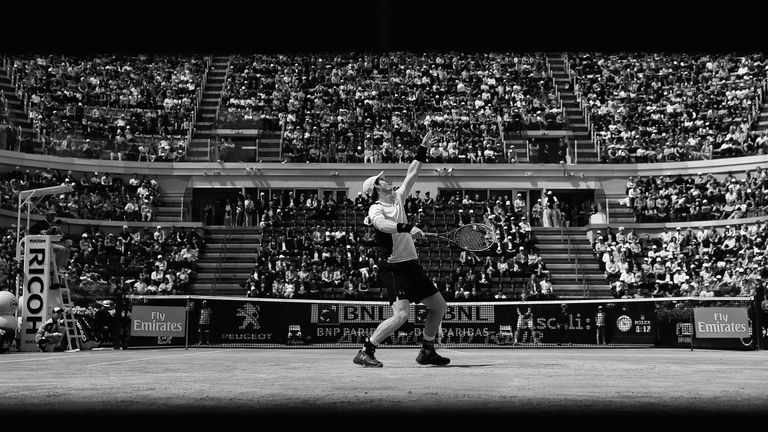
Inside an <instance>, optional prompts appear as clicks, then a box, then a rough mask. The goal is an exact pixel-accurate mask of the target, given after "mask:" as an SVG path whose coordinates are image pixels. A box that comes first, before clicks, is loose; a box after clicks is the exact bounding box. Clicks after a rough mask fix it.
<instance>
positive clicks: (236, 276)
mask: <svg viewBox="0 0 768 432" xmlns="http://www.w3.org/2000/svg"><path fill="white" fill-rule="evenodd" d="M204 232H205V235H204V238H205V243H206V247H205V251H204V252H203V253H201V254H200V257H199V259H198V261H197V265H198V266H197V272H196V273H197V274H196V275H195V279H194V281H193V282H192V283H191V284H190V290H191V292H192V294H197V295H209V294H211V290H212V289H213V288H214V286H215V290H214V292H215V293H216V295H224V296H242V295H243V293H244V291H243V287H241V286H240V285H238V284H241V283H243V282H245V281H246V279H248V275H249V274H250V272H251V270H252V269H253V267H254V265H255V264H256V249H257V248H258V247H259V245H261V237H262V235H261V231H260V230H259V229H258V228H253V227H231V237H230V241H229V244H227V245H225V244H224V242H225V240H226V238H227V227H226V226H218V225H216V226H207V227H205V230H204ZM225 248H226V257H225V258H224V261H223V263H222V267H221V274H220V275H219V277H218V280H217V269H218V262H219V254H220V253H221V252H222V251H223V250H224V249H225Z"/></svg>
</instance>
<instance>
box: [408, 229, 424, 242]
mask: <svg viewBox="0 0 768 432" xmlns="http://www.w3.org/2000/svg"><path fill="white" fill-rule="evenodd" d="M411 237H413V238H414V240H419V239H423V238H424V231H422V230H421V229H420V228H418V227H413V228H411Z"/></svg>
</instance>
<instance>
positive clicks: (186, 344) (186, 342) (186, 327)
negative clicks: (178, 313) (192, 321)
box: [184, 296, 191, 350]
mask: <svg viewBox="0 0 768 432" xmlns="http://www.w3.org/2000/svg"><path fill="white" fill-rule="evenodd" d="M184 306H185V307H184V309H185V311H184V312H185V318H184V319H185V320H186V322H185V323H184V349H185V350H188V349H189V309H190V308H191V302H190V301H189V296H187V304H186V305H184Z"/></svg>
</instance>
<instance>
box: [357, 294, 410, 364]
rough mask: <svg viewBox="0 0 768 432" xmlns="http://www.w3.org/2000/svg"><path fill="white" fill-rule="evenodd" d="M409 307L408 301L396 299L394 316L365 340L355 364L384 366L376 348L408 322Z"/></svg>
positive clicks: (393, 307)
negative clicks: (378, 358)
mask: <svg viewBox="0 0 768 432" xmlns="http://www.w3.org/2000/svg"><path fill="white" fill-rule="evenodd" d="M409 305H410V301H409V300H408V299H402V300H401V299H397V298H396V299H395V301H394V302H393V303H392V312H393V313H392V316H391V317H389V318H387V319H385V320H384V321H382V322H381V324H379V325H378V327H376V330H374V331H373V334H372V335H371V337H369V338H367V339H366V340H365V343H364V344H363V348H362V349H361V350H360V351H358V352H357V354H356V355H355V358H354V359H353V360H352V361H353V362H354V363H355V364H359V365H361V366H366V367H382V366H384V364H383V363H381V362H380V361H378V360H377V359H376V356H375V352H376V348H377V347H378V346H379V344H380V343H381V342H382V341H383V340H384V339H386V338H388V337H389V336H390V335H391V334H393V333H394V332H395V331H397V329H399V328H400V327H401V326H402V325H403V324H405V322H406V321H408V309H409Z"/></svg>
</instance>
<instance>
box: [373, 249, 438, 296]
mask: <svg viewBox="0 0 768 432" xmlns="http://www.w3.org/2000/svg"><path fill="white" fill-rule="evenodd" d="M379 283H380V284H381V287H382V288H383V289H384V290H386V293H387V300H389V304H392V303H394V302H395V301H396V300H404V299H408V300H409V301H410V302H411V303H419V302H420V301H421V300H423V299H425V298H427V297H429V296H431V295H433V294H435V293H438V292H440V291H438V289H437V287H436V286H435V284H434V283H432V280H430V279H429V277H428V276H427V274H426V273H424V268H422V267H421V264H419V262H418V261H417V260H411V261H403V262H399V263H388V262H381V263H379Z"/></svg>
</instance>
